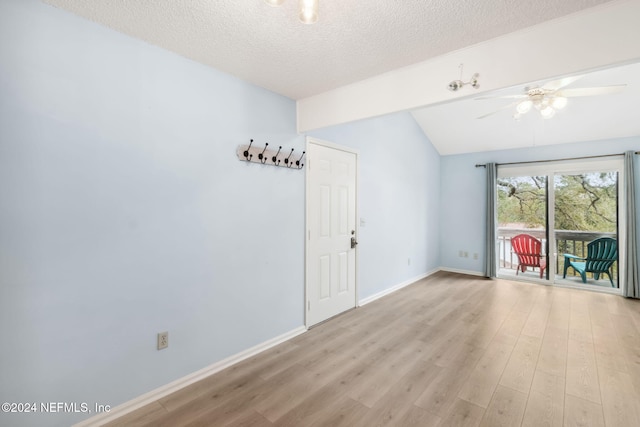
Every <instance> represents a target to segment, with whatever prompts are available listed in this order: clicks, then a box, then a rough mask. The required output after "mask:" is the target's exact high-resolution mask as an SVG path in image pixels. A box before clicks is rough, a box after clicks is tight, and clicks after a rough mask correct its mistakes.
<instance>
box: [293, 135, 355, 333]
mask: <svg viewBox="0 0 640 427" xmlns="http://www.w3.org/2000/svg"><path fill="white" fill-rule="evenodd" d="M310 144H314V145H319V146H322V147H325V148H330V149H332V150H339V151H344V152H347V153H350V154H353V155H355V158H356V171H355V179H356V183H355V195H354V196H355V198H356V209H355V212H354V215H355V217H356V218H355V229H356V238H358V236H360V219H359V216H358V210H359V208H358V193H359V191H358V184H359V182H360V152H359V151H358V150H356V149H353V148H350V147H345V146H342V145H338V144H335V143H333V142H329V141H325V140H322V139H319V138H314V137H311V136H307V137H306V147H305V149H306V151H307V164H306V166H307V167H306V168H305V169H306V170H305V176H304V177H305V192H304V300H303V302H302V304H303V305H302V309H303V312H304V325H305V327H306V328H307V329H309V327H310V326H309V319H308V316H307V304H308V301H309V298H308V295H309V274H308V272H309V261H310V260H309V247H308V246H309V238H310V235H311V231H310V229H309V212H310V204H311V200H310V197H309V194H310V190H309V186H310V178H309V174H310V173H311V170H312V169H311V168H312V167H313V166H312V164H313V158H312V157H309V154H308V153H309V145H310ZM354 250H355V269H356V271H355V283H354V288H355V294H354V295H355V296H354V298H355V301H354V307H358V306H359V304H358V301H359V299H358V289H359V286H358V280H359V274H358V271H359V256H358V253H359V251H358V247H357V246H356V247H355V249H354ZM320 323H322V322H320ZM317 324H319V323H317ZM317 324H316V325H317Z"/></svg>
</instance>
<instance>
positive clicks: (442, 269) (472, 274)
mask: <svg viewBox="0 0 640 427" xmlns="http://www.w3.org/2000/svg"><path fill="white" fill-rule="evenodd" d="M439 270H440V271H447V272H449V273H460V274H467V275H469V276H480V277H485V276H484V273H482V272H479V271H471V270H461V269H458V268H449V267H440V268H439Z"/></svg>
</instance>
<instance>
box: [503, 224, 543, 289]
mask: <svg viewBox="0 0 640 427" xmlns="http://www.w3.org/2000/svg"><path fill="white" fill-rule="evenodd" d="M511 248H512V249H513V251H514V252H515V253H516V255H518V268H517V269H516V275H517V274H518V273H519V272H520V271H522V272H523V273H524V272H525V271H527V267H538V268H540V278H541V279H542V275H543V274H544V269H545V268H547V257H546V256H544V255H542V242H541V241H540V240H538V239H536V238H535V237H533V236H531V235H529V234H518V235H517V236H514V237H512V238H511Z"/></svg>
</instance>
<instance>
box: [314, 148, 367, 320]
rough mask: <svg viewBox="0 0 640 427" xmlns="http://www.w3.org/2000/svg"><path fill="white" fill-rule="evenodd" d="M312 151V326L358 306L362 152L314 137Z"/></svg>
mask: <svg viewBox="0 0 640 427" xmlns="http://www.w3.org/2000/svg"><path fill="white" fill-rule="evenodd" d="M307 156H308V157H307V206H306V210H307V236H306V237H307V245H306V248H307V250H306V258H307V271H306V282H307V283H306V298H307V301H306V324H307V327H310V326H312V325H315V324H316V323H319V322H322V321H323V320H326V319H328V318H330V317H332V316H335V315H336V314H339V313H342V312H343V311H346V310H349V309H350V308H353V307H355V306H356V247H355V244H354V243H356V238H357V235H356V176H357V153H355V152H352V151H349V150H348V149H343V148H341V147H337V146H334V145H332V144H328V143H322V142H320V141H315V140H311V139H309V140H308V143H307ZM352 240H353V242H352Z"/></svg>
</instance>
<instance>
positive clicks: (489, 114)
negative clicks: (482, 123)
mask: <svg viewBox="0 0 640 427" xmlns="http://www.w3.org/2000/svg"><path fill="white" fill-rule="evenodd" d="M516 104H518V103H517V102H512V103H511V104H509V105H505V106H504V107H502V108H498V109H497V110H495V111H492V112H490V113H487V114H483V115H482V116H480V117H476V119H484V118H485V117H489V116H493V115H494V114H496V113H499V112H500V111H502V110H506V109H508V108H513V107H515V106H516Z"/></svg>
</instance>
